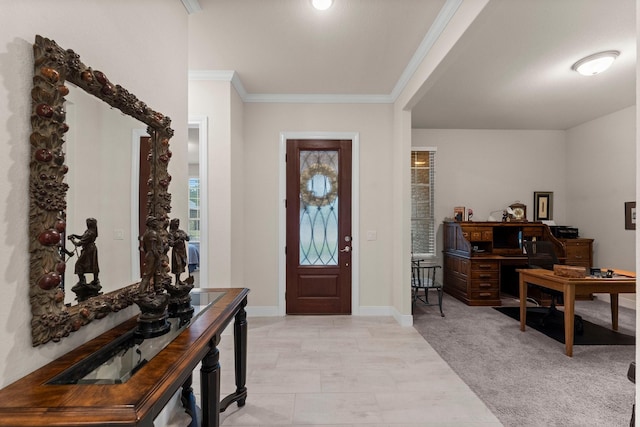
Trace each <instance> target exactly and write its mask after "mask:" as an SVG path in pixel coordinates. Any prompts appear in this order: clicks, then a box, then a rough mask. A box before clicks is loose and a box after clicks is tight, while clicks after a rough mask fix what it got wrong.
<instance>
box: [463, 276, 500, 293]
mask: <svg viewBox="0 0 640 427" xmlns="http://www.w3.org/2000/svg"><path fill="white" fill-rule="evenodd" d="M469 290H470V291H471V292H489V291H491V292H499V291H500V281H498V279H496V280H472V281H471V283H470V284H469Z"/></svg>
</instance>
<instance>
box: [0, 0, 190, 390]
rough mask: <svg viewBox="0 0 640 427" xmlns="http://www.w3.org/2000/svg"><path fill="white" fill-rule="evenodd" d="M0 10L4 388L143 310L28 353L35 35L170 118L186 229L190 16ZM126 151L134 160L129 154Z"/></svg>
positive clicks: (69, 1)
mask: <svg viewBox="0 0 640 427" xmlns="http://www.w3.org/2000/svg"><path fill="white" fill-rule="evenodd" d="M0 10H2V13H0V118H1V119H0V120H1V121H2V125H1V126H0V144H1V145H2V147H3V149H4V150H3V151H4V153H5V155H4V156H3V157H2V159H1V160H0V200H1V202H2V203H1V205H2V206H4V208H3V209H2V210H0V235H2V236H3V239H2V241H1V242H0V272H1V273H2V280H1V281H0V291H1V293H2V298H0V325H2V330H1V331H0V340H1V341H2V346H0V360H1V361H2V364H0V387H2V386H5V385H7V384H9V383H11V382H13V381H15V380H17V379H18V378H20V377H22V376H24V375H25V374H27V373H29V372H31V371H32V370H34V369H36V368H38V367H40V366H42V365H44V364H46V363H48V362H49V361H51V360H53V359H55V358H57V357H58V356H60V355H62V354H64V353H65V352H67V351H69V350H70V349H72V348H74V347H76V346H78V345H79V344H81V343H83V342H84V341H86V340H87V339H88V338H89V337H92V336H95V335H97V334H98V333H100V332H102V331H105V330H107V329H109V328H111V327H112V326H114V325H115V324H117V323H120V322H122V321H123V320H124V319H126V318H128V317H130V316H132V315H134V314H135V313H136V310H137V308H136V309H133V310H126V311H125V312H121V313H118V314H116V315H111V316H109V317H107V318H106V319H103V320H100V321H96V322H94V323H93V324H91V325H89V326H87V327H85V328H83V329H81V330H80V331H78V332H75V333H73V334H72V335H71V336H70V337H69V338H66V339H64V340H62V341H61V342H60V343H48V344H45V345H43V346H40V347H36V348H33V347H31V326H30V322H31V310H30V307H29V297H28V263H29V254H28V252H27V244H28V238H27V235H28V226H27V224H28V197H27V188H28V184H27V183H28V176H29V167H28V165H29V134H30V132H31V129H30V120H29V115H30V112H31V102H30V99H31V98H30V93H29V92H30V90H31V76H32V74H33V53H32V44H33V42H34V40H35V35H36V34H41V35H43V36H45V37H48V38H52V39H54V40H56V42H58V43H59V44H60V45H61V46H62V47H63V48H69V49H74V50H75V51H76V52H77V53H79V54H80V56H81V59H82V61H83V62H84V63H85V64H86V65H89V66H92V67H93V68H95V69H98V70H101V71H103V72H105V73H106V74H107V76H108V77H109V79H110V80H111V81H112V82H114V83H116V84H120V85H122V86H124V87H126V88H127V89H129V90H130V91H131V92H132V93H134V94H136V95H137V96H138V97H139V98H140V99H142V100H144V101H145V102H146V103H147V104H148V105H149V106H150V107H151V108H153V109H155V110H157V111H161V112H163V113H166V114H167V115H169V116H170V117H171V118H172V120H173V123H172V125H173V126H172V127H173V128H174V129H175V131H176V132H175V137H174V139H173V140H172V151H173V153H174V156H173V158H172V162H173V163H172V165H171V166H170V172H171V174H172V175H173V182H172V184H171V187H170V191H172V192H173V196H174V197H173V202H174V206H175V207H174V211H173V215H174V216H177V215H180V217H181V218H182V219H184V220H186V216H187V215H186V212H187V192H186V191H183V192H178V191H176V190H175V189H176V187H177V186H178V185H180V184H178V183H181V182H184V185H185V187H186V182H187V180H186V170H187V167H186V140H187V100H186V93H187V68H186V64H187V58H186V51H187V48H186V47H187V28H186V24H187V15H186V12H185V11H184V7H183V6H182V4H181V3H180V2H179V1H162V2H158V1H155V0H136V1H135V2H123V1H119V2H88V1H82V0H59V1H56V2H45V1H29V2H17V1H12V0H0ZM141 17H144V18H145V19H141ZM182 145H184V147H182ZM126 149H127V150H129V146H128V145H127V147H126ZM183 164H184V167H183V166H182V165H183ZM183 175H184V177H183ZM180 206H184V209H181V208H180ZM102 268H108V267H107V266H102ZM123 285H124V284H123Z"/></svg>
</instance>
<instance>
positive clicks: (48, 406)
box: [0, 288, 249, 427]
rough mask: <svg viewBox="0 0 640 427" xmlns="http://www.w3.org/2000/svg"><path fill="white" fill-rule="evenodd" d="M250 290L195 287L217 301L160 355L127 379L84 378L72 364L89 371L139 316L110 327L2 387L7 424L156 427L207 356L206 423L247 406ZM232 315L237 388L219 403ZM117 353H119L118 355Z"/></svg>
mask: <svg viewBox="0 0 640 427" xmlns="http://www.w3.org/2000/svg"><path fill="white" fill-rule="evenodd" d="M248 293H249V290H248V289H246V288H232V289H194V290H193V291H192V294H193V296H196V295H197V297H198V298H199V299H203V300H207V298H210V300H211V301H213V302H211V303H209V304H207V305H206V306H204V305H203V306H202V307H201V308H202V309H201V312H199V313H196V315H194V318H193V319H192V320H191V322H190V323H189V324H188V325H182V326H181V327H180V328H179V329H178V330H177V332H176V336H175V338H173V339H172V340H170V341H169V342H167V343H166V346H164V348H162V349H161V350H160V351H159V352H158V353H157V354H156V355H155V356H153V357H151V358H150V359H149V360H147V361H145V360H142V362H144V363H139V364H138V365H137V366H136V367H135V368H134V369H133V370H131V371H130V375H128V376H127V377H126V378H125V379H124V380H122V379H117V378H115V379H112V380H108V379H102V377H101V376H100V375H96V376H94V375H93V374H89V375H88V377H90V378H91V379H89V380H87V379H86V378H87V376H85V377H84V378H81V379H78V378H76V377H74V374H73V370H76V371H77V370H78V369H80V370H81V371H83V372H84V371H85V370H83V369H82V367H83V366H84V365H86V361H87V360H89V359H92V358H94V357H96V355H99V354H100V353H101V352H104V351H105V350H104V349H105V348H109V347H112V346H113V344H112V343H113V342H114V341H117V340H119V339H120V340H121V339H122V337H123V336H125V335H128V334H129V335H131V334H132V330H133V329H135V327H136V318H133V319H130V320H128V321H126V322H124V323H122V324H121V325H119V326H117V327H115V328H113V329H111V330H110V331H107V332H105V333H104V334H102V335H100V336H99V337H97V338H95V339H93V340H91V341H89V342H87V343H86V344H84V345H82V346H80V347H78V348H77V349H75V350H72V351H71V352H69V353H67V354H65V355H64V356H62V357H60V358H59V359H57V360H55V361H53V362H51V363H49V364H48V365H46V366H43V367H42V368H40V369H38V370H36V371H35V372H33V373H31V374H29V375H27V376H25V377H24V378H22V379H20V380H18V381H16V382H14V383H13V384H10V385H9V386H7V387H6V388H4V389H2V390H0V425H2V426H15V427H19V426H42V425H47V426H69V427H74V426H89V425H91V426H98V425H99V426H105V427H106V426H119V427H121V426H143V427H151V426H153V420H154V419H155V418H156V417H157V415H158V414H159V413H160V412H161V411H162V409H163V408H164V407H165V405H166V404H167V402H168V401H169V400H170V399H171V397H172V396H174V395H175V394H176V392H178V390H180V388H181V387H182V389H183V391H182V393H183V397H187V396H188V395H189V394H190V393H191V379H192V376H191V375H192V372H193V370H194V369H195V368H196V366H197V365H198V363H200V362H202V366H201V371H200V375H201V398H202V416H203V420H202V424H203V426H218V425H219V413H220V412H221V411H224V409H225V408H226V407H227V406H228V405H230V404H231V403H233V402H237V403H238V406H244V404H245V400H246V397H247V389H246V387H245V383H246V367H247V365H246V360H247V320H246V319H247V316H246V311H245V306H246V305H247V294H248ZM194 299H195V298H194ZM204 302H206V301H204ZM193 305H194V306H196V303H195V302H194V303H193ZM232 319H235V321H234V333H233V336H234V350H235V375H236V391H235V393H233V394H231V395H229V396H227V397H226V398H225V399H223V400H222V401H220V364H219V351H218V348H217V345H218V343H219V342H220V334H221V333H222V331H223V330H224V329H225V327H226V326H227V325H229V323H230V322H231V320H232ZM174 326H175V327H177V326H178V325H172V329H173V328H174ZM163 337H164V336H161V337H157V338H153V339H151V340H150V341H153V340H161V339H163ZM165 340H166V341H168V339H166V338H165ZM145 341H147V340H145ZM138 344H140V342H137V343H136V345H138ZM151 344H152V345H150V347H154V345H153V344H155V343H151ZM138 349H139V348H137V349H136V353H137V350H138ZM33 351H38V349H33ZM132 352H133V350H132V351H131V352H130V353H132ZM114 354H115V352H112V354H111V355H114ZM136 360H137V359H136ZM70 371H71V373H70V374H68V372H70ZM82 375H84V374H82ZM68 378H71V380H70V381H68ZM54 379H55V381H52V380H54ZM53 382H55V383H53ZM65 382H66V383H65Z"/></svg>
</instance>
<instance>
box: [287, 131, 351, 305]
mask: <svg viewBox="0 0 640 427" xmlns="http://www.w3.org/2000/svg"><path fill="white" fill-rule="evenodd" d="M286 180H287V208H286V215H287V221H286V222H287V238H286V241H287V243H286V244H287V249H286V251H287V252H286V253H287V256H286V260H287V268H286V271H287V273H286V277H287V279H286V280H287V283H286V304H287V314H350V313H351V141H350V140H287V178H286Z"/></svg>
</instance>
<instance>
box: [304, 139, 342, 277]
mask: <svg viewBox="0 0 640 427" xmlns="http://www.w3.org/2000/svg"><path fill="white" fill-rule="evenodd" d="M337 264H338V152H337V151H308V150H302V151H300V265H337Z"/></svg>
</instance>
